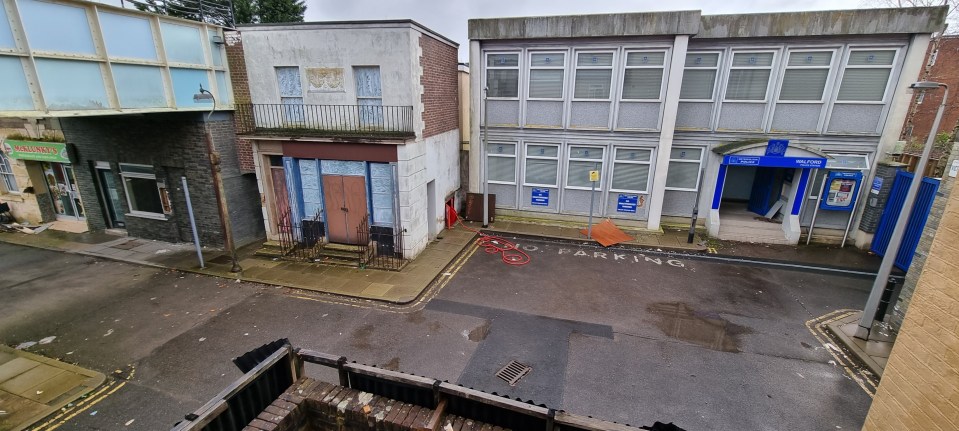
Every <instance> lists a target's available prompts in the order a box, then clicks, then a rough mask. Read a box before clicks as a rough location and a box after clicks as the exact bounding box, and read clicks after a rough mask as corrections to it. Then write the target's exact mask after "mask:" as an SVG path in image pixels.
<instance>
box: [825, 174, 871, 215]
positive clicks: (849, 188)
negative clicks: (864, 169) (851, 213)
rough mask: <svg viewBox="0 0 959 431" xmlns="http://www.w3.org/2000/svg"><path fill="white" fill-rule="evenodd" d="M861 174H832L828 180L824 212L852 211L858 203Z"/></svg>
mask: <svg viewBox="0 0 959 431" xmlns="http://www.w3.org/2000/svg"><path fill="white" fill-rule="evenodd" d="M861 182H862V173H861V172H841V171H840V172H830V173H829V176H828V177H827V178H826V195H825V196H824V198H823V201H822V205H821V208H822V209H824V210H840V211H842V210H851V209H852V208H853V205H855V203H856V195H857V194H858V193H859V184H860V183H861Z"/></svg>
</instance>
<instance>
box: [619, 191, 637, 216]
mask: <svg viewBox="0 0 959 431" xmlns="http://www.w3.org/2000/svg"><path fill="white" fill-rule="evenodd" d="M638 204H639V195H627V194H622V193H620V195H619V199H618V200H617V201H616V212H621V213H634V214H635V213H636V207H637V205H638Z"/></svg>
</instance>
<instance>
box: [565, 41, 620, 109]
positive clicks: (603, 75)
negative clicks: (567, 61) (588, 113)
mask: <svg viewBox="0 0 959 431" xmlns="http://www.w3.org/2000/svg"><path fill="white" fill-rule="evenodd" d="M612 80H613V53H612V52H581V53H578V54H577V55H576V82H575V88H574V90H573V98H574V99H598V100H609V90H610V83H611V82H612Z"/></svg>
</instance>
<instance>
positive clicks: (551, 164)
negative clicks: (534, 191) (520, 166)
mask: <svg viewBox="0 0 959 431" xmlns="http://www.w3.org/2000/svg"><path fill="white" fill-rule="evenodd" d="M557 166H558V162H557V161H556V160H545V159H526V180H525V181H526V183H527V184H543V185H550V186H555V185H556V167H557Z"/></svg>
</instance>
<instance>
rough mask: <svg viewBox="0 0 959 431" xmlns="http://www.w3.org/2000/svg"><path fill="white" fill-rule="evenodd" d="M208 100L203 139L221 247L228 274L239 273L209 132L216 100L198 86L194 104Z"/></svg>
mask: <svg viewBox="0 0 959 431" xmlns="http://www.w3.org/2000/svg"><path fill="white" fill-rule="evenodd" d="M206 100H209V101H211V102H213V108H211V109H210V113H209V114H207V115H206V121H204V122H203V131H204V138H205V141H206V151H207V154H208V155H209V156H210V167H211V168H212V171H213V190H214V191H215V192H216V201H217V209H218V210H219V212H220V224H221V225H222V226H223V246H224V247H225V248H226V249H227V250H228V251H229V252H230V260H231V261H232V264H233V266H232V267H231V268H230V272H240V271H243V268H241V267H240V262H239V260H238V259H237V256H236V245H235V244H234V242H233V223H232V221H231V220H230V211H229V210H228V209H227V204H226V192H225V191H224V190H223V177H222V176H221V174H220V153H218V152H217V151H216V147H215V146H214V145H213V134H212V133H211V132H210V117H211V116H213V111H215V110H216V99H215V98H214V97H213V93H210V92H209V91H207V90H206V89H204V88H203V86H202V85H201V86H200V92H199V93H196V94H194V95H193V101H194V102H203V101H206Z"/></svg>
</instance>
